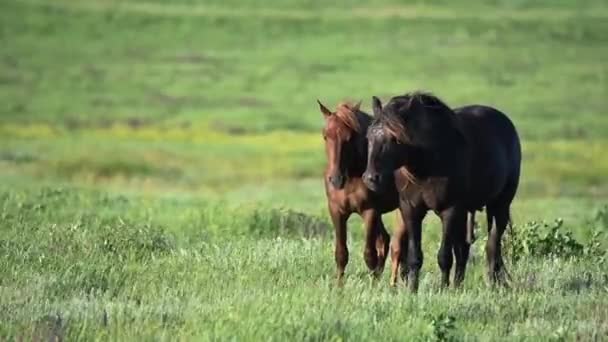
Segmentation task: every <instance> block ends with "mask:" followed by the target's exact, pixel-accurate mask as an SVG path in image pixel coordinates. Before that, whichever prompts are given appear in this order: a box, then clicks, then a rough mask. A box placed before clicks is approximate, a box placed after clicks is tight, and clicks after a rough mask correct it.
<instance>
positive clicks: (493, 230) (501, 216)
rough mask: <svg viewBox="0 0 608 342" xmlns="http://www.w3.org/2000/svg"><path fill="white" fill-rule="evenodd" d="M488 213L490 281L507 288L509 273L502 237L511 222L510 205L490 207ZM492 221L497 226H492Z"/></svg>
mask: <svg viewBox="0 0 608 342" xmlns="http://www.w3.org/2000/svg"><path fill="white" fill-rule="evenodd" d="M487 212H488V222H489V225H488V241H487V243H486V261H487V264H488V280H489V281H490V283H491V284H492V285H503V286H507V285H508V284H507V278H508V273H507V271H506V268H505V264H504V260H503V258H502V236H503V234H504V232H505V230H506V228H507V225H508V224H509V221H510V215H509V205H504V206H500V207H489V206H488V208H487ZM492 219H493V220H494V221H495V225H492V224H491V222H492Z"/></svg>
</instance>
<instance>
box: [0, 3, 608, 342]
mask: <svg viewBox="0 0 608 342" xmlns="http://www.w3.org/2000/svg"><path fill="white" fill-rule="evenodd" d="M607 18H608V7H607V6H606V3H605V2H604V1H599V0H598V1H596V0H588V1H577V2H572V1H565V0H564V1H562V0H559V1H528V0H518V1H502V0H495V1H481V0H466V1H464V2H459V3H458V4H456V3H454V2H448V1H443V0H432V1H425V2H422V1H407V2H397V1H392V0H373V1H361V0H344V1H340V2H337V3H333V4H331V5H330V4H327V3H326V2H321V1H318V0H305V1H295V0H287V1H270V2H258V1H236V0H228V1H217V0H209V1H207V0H206V1H204V2H203V1H196V0H180V1H173V2H171V3H167V2H162V1H158V0H129V1H99V0H83V1H78V2H73V1H52V2H49V1H42V0H7V1H3V2H2V3H1V4H0V44H1V45H2V49H0V251H1V252H0V339H6V340H16V339H20V338H23V339H31V338H32V337H33V338H36V337H38V338H40V339H48V338H53V337H61V338H65V339H66V340H133V339H135V340H142V339H143V340H159V339H160V340H231V339H234V340H284V339H295V340H346V339H350V340H370V339H387V340H539V339H540V340H574V339H579V340H601V339H602V338H603V337H604V336H606V334H608V330H607V325H606V322H607V321H608V311H607V310H606V307H608V305H607V304H608V303H607V302H606V298H608V297H607V296H606V291H608V287H607V286H608V285H607V284H608V282H607V279H608V278H607V277H608V268H607V267H606V264H605V262H604V259H605V255H604V257H603V258H602V257H601V256H598V255H595V254H594V255H587V254H585V255H540V256H539V255H534V256H533V255H527V254H525V253H524V255H519V256H517V257H510V259H509V260H511V262H509V267H510V271H511V273H512V276H513V284H512V285H513V286H512V289H511V290H501V291H499V292H496V291H492V290H491V289H489V288H488V287H487V286H486V284H485V280H484V267H485V266H484V256H483V237H484V235H485V234H484V233H483V231H480V233H479V235H480V236H481V237H482V240H481V241H479V242H477V243H476V244H475V246H474V252H473V254H474V256H473V258H472V261H471V266H470V267H469V272H468V273H467V279H466V281H465V285H464V287H463V289H461V290H449V291H440V289H439V274H438V268H437V265H436V262H435V253H436V250H437V244H438V241H439V234H440V229H439V226H438V224H439V223H438V220H437V219H436V218H435V217H432V215H430V216H429V218H428V219H427V220H426V221H425V227H424V238H423V247H424V253H425V265H424V268H423V279H422V284H421V292H420V293H419V294H418V295H417V296H411V295H409V294H408V293H407V291H406V290H405V289H404V288H401V287H400V288H397V289H390V288H389V287H388V286H387V283H388V276H387V274H386V272H385V274H384V276H383V279H381V281H380V282H378V283H377V284H373V282H372V281H371V280H370V279H369V278H368V276H367V273H366V268H365V265H364V263H363V261H362V257H361V254H362V244H361V240H362V234H363V233H362V229H361V220H360V219H359V218H353V219H351V220H350V226H351V229H350V230H349V248H350V250H351V259H350V260H351V261H350V263H349V266H348V269H347V274H348V279H347V282H346V285H345V287H344V288H342V289H338V288H336V287H335V284H334V265H333V243H332V239H333V233H332V229H331V226H330V225H329V221H328V215H327V213H326V211H327V209H326V203H325V197H324V196H325V195H324V190H323V187H322V180H321V174H322V170H323V167H324V165H325V156H324V153H323V145H322V144H323V141H322V139H321V134H320V129H321V126H322V124H323V120H322V116H321V115H320V113H319V112H318V109H317V106H316V102H315V100H316V99H317V98H319V99H321V100H322V101H323V102H325V103H327V104H328V105H330V106H332V105H334V104H336V103H337V102H339V101H341V100H343V99H351V100H358V99H361V100H363V108H364V109H368V108H369V105H368V103H369V98H370V97H371V95H378V96H380V97H381V98H383V99H388V98H389V97H390V96H393V95H397V94H400V93H403V92H405V91H409V90H413V89H427V90H432V91H433V92H435V93H436V94H437V95H439V96H440V97H441V98H442V99H445V100H446V102H447V103H448V104H450V105H452V106H454V107H456V106H460V105H465V104H470V103H483V104H489V105H493V106H496V107H497V108H499V109H501V110H503V111H505V112H506V113H508V114H509V116H510V117H511V118H512V119H513V121H514V122H515V124H516V126H517V128H518V130H519V132H520V134H521V137H522V143H523V149H524V163H523V177H522V184H521V186H520V190H519V194H518V198H517V199H516V201H515V203H514V206H513V218H514V221H515V223H516V227H515V229H514V231H515V232H517V231H518V227H519V231H521V232H529V230H530V229H531V228H530V227H533V229H542V225H534V224H532V225H525V223H526V222H529V221H547V222H550V221H552V220H554V219H557V218H562V219H563V220H564V222H565V223H564V226H563V227H561V228H560V229H563V231H564V232H565V233H564V234H561V235H560V234H557V235H555V236H546V235H543V234H546V233H547V232H539V234H532V233H530V234H528V235H527V236H523V237H522V236H518V235H516V238H514V237H512V236H507V238H506V240H507V243H512V244H521V245H518V246H519V247H521V248H520V249H517V248H515V247H514V248H515V249H512V250H517V251H521V250H526V249H525V248H524V246H532V245H533V244H539V246H540V244H541V243H544V245H542V249H538V250H543V251H545V250H546V249H550V248H551V247H550V246H549V247H547V244H548V242H547V241H549V242H551V243H550V244H553V243H555V244H556V246H555V251H558V250H562V249H560V246H558V245H559V244H561V243H565V244H568V243H572V241H570V240H568V241H570V242H568V241H566V240H567V239H574V240H575V241H576V244H580V245H582V246H585V247H586V248H590V247H589V246H595V245H594V243H596V242H597V243H599V246H600V247H601V248H602V249H603V250H605V247H606V244H607V243H608V240H606V237H605V236H604V235H599V237H595V238H594V233H595V232H597V231H604V232H605V231H606V227H607V226H606V222H607V221H606V219H605V217H606V215H605V213H604V212H605V209H604V211H602V209H601V208H603V206H605V204H606V203H608V200H607V194H608V188H607V187H606V185H605V182H604V178H605V174H606V173H607V172H608V161H607V159H606V158H604V154H603V152H602V151H604V150H605V148H606V147H608V146H607V144H608V140H607V136H606V132H607V131H608V119H607V118H608V116H606V114H607V113H606V108H608V98H607V97H606V95H605V94H606V93H608V91H607V89H608V88H607V83H606V80H607V79H608V65H607V64H606V62H605V60H607V58H606V57H608V44H606V43H607V42H608V40H607V39H608V38H607V36H606V35H605V34H604V33H605V32H608V21H607V20H606V19H607ZM597 213H599V214H597ZM602 213H604V214H602ZM478 217H480V219H479V221H481V222H483V221H484V219H483V218H482V215H478ZM384 221H385V223H386V224H387V225H388V226H389V227H390V226H392V225H393V218H392V215H391V214H388V215H386V216H385V219H384ZM483 227H484V225H483V224H482V228H483ZM538 227H540V228H538ZM481 230H483V229H481ZM567 233H570V234H572V235H568V234H567ZM526 239H528V240H526ZM534 239H537V240H534ZM538 239H544V240H542V241H540V242H539V241H538ZM560 239H561V240H560ZM594 239H595V240H594ZM597 239H599V241H598V240H597ZM576 244H575V245H576ZM516 247H517V246H516ZM526 248H527V247H526ZM515 260H519V261H517V262H515Z"/></svg>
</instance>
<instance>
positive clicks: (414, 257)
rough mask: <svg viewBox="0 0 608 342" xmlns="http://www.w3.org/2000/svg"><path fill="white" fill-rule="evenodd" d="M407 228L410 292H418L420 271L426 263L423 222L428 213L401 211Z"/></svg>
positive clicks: (410, 210) (409, 210) (412, 210)
mask: <svg viewBox="0 0 608 342" xmlns="http://www.w3.org/2000/svg"><path fill="white" fill-rule="evenodd" d="M401 214H402V216H403V218H404V222H405V226H406V227H407V228H408V232H407V234H406V236H407V283H408V287H409V289H410V292H412V293H415V292H417V291H418V284H419V280H420V269H421V268H422V263H423V262H424V255H423V254H422V245H421V238H422V220H423V219H424V216H425V214H426V211H422V210H415V209H410V208H408V209H406V210H403V209H402V210H401Z"/></svg>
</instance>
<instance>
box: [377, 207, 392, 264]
mask: <svg viewBox="0 0 608 342" xmlns="http://www.w3.org/2000/svg"><path fill="white" fill-rule="evenodd" d="M376 225H377V228H376V231H377V232H378V234H377V236H376V252H377V255H378V259H377V260H378V261H377V264H376V273H377V275H378V276H379V275H380V274H382V272H383V271H384V265H385V264H386V258H387V256H388V253H389V247H390V240H391V236H390V235H389V234H388V232H387V231H386V228H385V227H384V223H382V218H381V217H379V218H378V221H377V223H376Z"/></svg>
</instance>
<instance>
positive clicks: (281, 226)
mask: <svg viewBox="0 0 608 342" xmlns="http://www.w3.org/2000/svg"><path fill="white" fill-rule="evenodd" d="M249 232H251V233H254V234H256V235H258V236H292V237H293V236H298V237H305V238H310V237H315V236H325V235H327V233H328V232H331V227H330V226H329V225H328V224H327V223H326V222H325V221H324V220H322V219H320V218H318V217H316V216H312V215H308V214H304V213H301V212H298V211H295V210H291V209H281V208H279V209H276V208H273V209H268V210H264V209H256V210H255V211H254V212H253V213H252V215H251V217H250V219H249Z"/></svg>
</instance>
